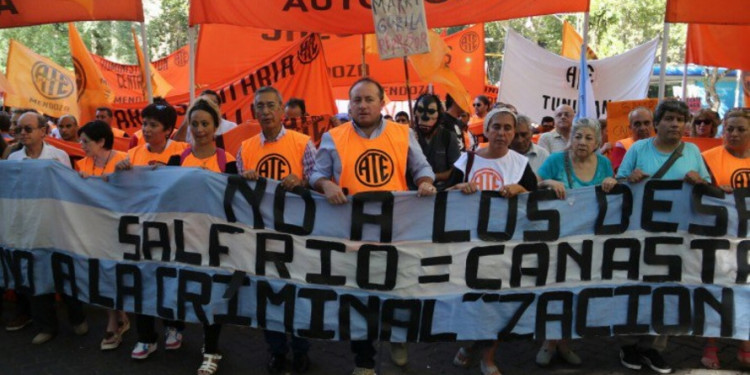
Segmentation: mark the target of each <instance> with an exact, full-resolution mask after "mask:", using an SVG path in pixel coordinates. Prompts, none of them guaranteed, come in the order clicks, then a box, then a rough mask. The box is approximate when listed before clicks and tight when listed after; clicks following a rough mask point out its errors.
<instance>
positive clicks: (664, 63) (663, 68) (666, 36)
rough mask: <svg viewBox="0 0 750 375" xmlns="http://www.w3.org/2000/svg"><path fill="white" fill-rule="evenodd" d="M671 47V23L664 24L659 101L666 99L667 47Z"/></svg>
mask: <svg viewBox="0 0 750 375" xmlns="http://www.w3.org/2000/svg"><path fill="white" fill-rule="evenodd" d="M668 45H669V23H668V22H664V32H663V33H662V40H661V66H660V68H659V100H660V101H661V100H662V99H664V91H665V90H664V88H665V87H664V78H665V77H666V74H667V46H668Z"/></svg>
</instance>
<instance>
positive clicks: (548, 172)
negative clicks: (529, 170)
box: [537, 151, 615, 189]
mask: <svg viewBox="0 0 750 375" xmlns="http://www.w3.org/2000/svg"><path fill="white" fill-rule="evenodd" d="M566 157H568V152H567V151H562V152H555V153H553V154H552V155H550V156H549V157H548V158H547V160H545V161H544V164H542V166H541V167H539V170H538V171H537V174H538V175H539V178H541V179H542V180H555V181H559V182H562V184H563V185H565V188H566V189H576V188H581V187H584V186H596V185H601V183H602V181H604V179H605V178H607V177H612V176H614V174H615V172H614V171H613V170H612V163H610V162H609V159H607V158H606V157H604V156H602V155H599V154H596V172H595V173H594V177H592V178H591V180H590V181H582V180H580V179H579V178H578V176H576V172H575V170H574V169H573V164H572V163H571V164H570V179H571V180H572V181H573V186H570V184H569V183H568V174H567V173H566V172H565V158H566Z"/></svg>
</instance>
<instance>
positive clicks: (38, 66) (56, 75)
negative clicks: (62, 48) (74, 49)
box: [31, 61, 75, 100]
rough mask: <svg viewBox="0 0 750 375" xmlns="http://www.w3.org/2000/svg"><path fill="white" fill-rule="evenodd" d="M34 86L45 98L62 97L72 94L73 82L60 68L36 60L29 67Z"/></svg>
mask: <svg viewBox="0 0 750 375" xmlns="http://www.w3.org/2000/svg"><path fill="white" fill-rule="evenodd" d="M31 80H32V82H34V87H35V88H36V91H38V92H39V93H40V94H41V95H42V96H44V97H45V98H47V99H52V100H55V99H63V98H67V97H69V96H70V95H72V94H73V90H75V83H74V82H73V81H72V80H71V79H70V78H68V76H66V75H65V74H63V72H61V71H60V70H58V69H56V68H53V67H51V66H49V65H47V64H46V63H44V62H41V61H38V62H36V63H35V64H34V65H33V66H32V67H31Z"/></svg>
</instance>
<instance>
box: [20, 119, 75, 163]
mask: <svg viewBox="0 0 750 375" xmlns="http://www.w3.org/2000/svg"><path fill="white" fill-rule="evenodd" d="M16 132H17V138H18V141H19V142H20V144H21V145H23V147H21V149H20V150H18V151H16V152H13V153H12V154H10V156H8V160H24V159H52V160H57V161H59V162H60V163H62V164H63V165H65V166H67V167H68V168H71V164H70V157H69V156H68V154H66V153H65V151H63V150H60V149H59V148H56V147H54V146H52V145H49V144H47V142H44V137H45V136H46V135H47V119H46V118H44V116H42V115H40V114H38V113H35V112H27V113H24V114H23V115H21V117H20V118H19V119H18V125H17V126H16Z"/></svg>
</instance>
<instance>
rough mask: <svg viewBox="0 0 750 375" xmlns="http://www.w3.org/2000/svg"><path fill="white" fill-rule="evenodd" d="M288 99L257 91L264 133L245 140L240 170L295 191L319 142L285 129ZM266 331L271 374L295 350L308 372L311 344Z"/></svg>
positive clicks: (295, 363)
mask: <svg viewBox="0 0 750 375" xmlns="http://www.w3.org/2000/svg"><path fill="white" fill-rule="evenodd" d="M283 103H284V102H283V101H282V99H281V94H280V93H279V91H278V90H276V89H275V88H273V87H271V86H264V87H261V88H259V89H258V90H257V91H256V92H255V99H254V101H253V108H254V109H255V117H256V118H257V119H258V121H259V122H260V127H261V129H262V130H261V132H260V133H259V134H257V135H255V136H253V137H252V138H250V139H247V140H245V141H244V142H242V144H241V145H240V149H239V150H238V151H237V169H238V170H239V172H240V174H241V175H242V176H243V177H245V178H247V179H248V180H257V179H258V178H260V177H263V178H267V179H273V180H278V181H281V186H282V187H284V188H285V189H286V190H292V189H294V188H295V187H297V186H303V187H304V186H306V185H307V180H308V178H309V176H310V174H311V173H312V170H313V166H314V165H315V152H316V150H315V145H313V143H312V141H311V140H310V137H309V136H307V135H304V134H302V133H299V132H296V131H294V130H290V129H285V128H284V126H283V125H282V123H281V121H282V118H283V117H284V104H283ZM263 334H264V336H265V339H266V343H267V344H268V346H269V351H270V352H271V358H270V360H269V361H268V365H267V366H266V369H267V370H268V372H269V373H270V374H281V373H283V372H284V370H285V369H284V367H285V366H286V355H287V352H289V347H291V349H292V355H293V359H292V368H293V369H294V372H295V373H298V374H301V373H305V372H307V370H308V369H309V368H310V358H309V357H308V355H307V352H308V350H309V349H310V343H309V342H308V341H307V340H305V339H303V338H301V337H298V336H296V335H294V334H292V339H291V345H289V344H287V339H286V333H284V332H277V331H270V330H265V331H263Z"/></svg>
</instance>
